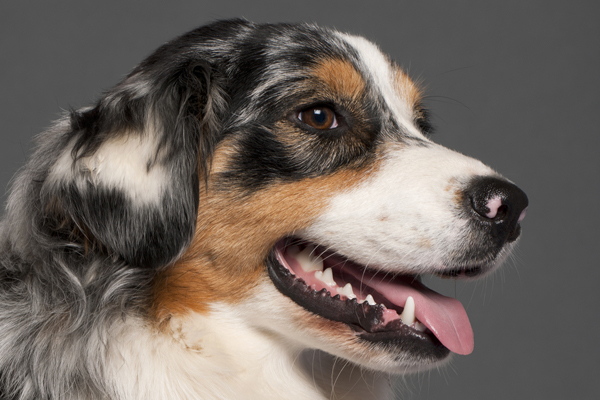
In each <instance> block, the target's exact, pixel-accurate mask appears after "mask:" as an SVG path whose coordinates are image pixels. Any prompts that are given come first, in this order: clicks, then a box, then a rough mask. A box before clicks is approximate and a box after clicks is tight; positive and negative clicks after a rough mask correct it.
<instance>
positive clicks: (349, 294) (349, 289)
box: [337, 283, 356, 300]
mask: <svg viewBox="0 0 600 400" xmlns="http://www.w3.org/2000/svg"><path fill="white" fill-rule="evenodd" d="M337 292H338V293H339V294H341V295H344V296H346V297H347V298H348V300H352V299H355V298H356V295H355V294H354V290H352V285H351V284H350V283H346V286H344V287H343V288H341V289H338V291H337Z"/></svg>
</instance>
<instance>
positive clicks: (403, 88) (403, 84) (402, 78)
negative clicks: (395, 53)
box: [394, 66, 423, 108]
mask: <svg viewBox="0 0 600 400" xmlns="http://www.w3.org/2000/svg"><path fill="white" fill-rule="evenodd" d="M394 83H395V85H396V90H397V91H398V93H400V97H402V98H403V99H405V101H406V102H407V103H408V105H409V106H410V107H411V108H415V106H417V105H418V104H419V103H420V102H421V100H422V97H423V95H422V93H421V90H420V89H419V87H418V86H417V85H416V84H415V83H414V82H413V81H412V79H410V78H409V77H408V75H407V74H406V73H405V72H404V71H403V70H402V69H401V68H400V67H398V66H394Z"/></svg>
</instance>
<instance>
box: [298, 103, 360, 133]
mask: <svg viewBox="0 0 600 400" xmlns="http://www.w3.org/2000/svg"><path fill="white" fill-rule="evenodd" d="M313 108H329V109H330V110H331V111H333V114H334V116H335V119H336V121H337V124H338V125H337V126H336V127H335V128H330V129H318V128H315V127H312V126H310V125H308V124H307V123H305V122H303V121H302V120H301V119H300V114H301V113H302V112H304V111H308V110H310V109H313ZM288 119H290V120H291V121H292V122H294V123H295V124H296V125H298V126H299V127H301V128H302V129H304V130H307V131H309V132H313V133H318V134H328V133H333V132H336V133H337V132H342V131H346V130H348V128H349V124H348V121H349V120H350V117H349V116H348V113H347V112H345V111H343V110H340V109H339V107H337V106H336V105H335V104H332V103H329V102H317V103H310V104H306V105H303V106H301V107H298V108H297V109H296V110H295V111H293V112H292V113H290V115H289V118H288Z"/></svg>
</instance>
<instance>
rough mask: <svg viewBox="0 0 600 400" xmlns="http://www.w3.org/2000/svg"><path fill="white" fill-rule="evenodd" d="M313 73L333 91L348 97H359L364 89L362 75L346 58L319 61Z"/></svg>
mask: <svg viewBox="0 0 600 400" xmlns="http://www.w3.org/2000/svg"><path fill="white" fill-rule="evenodd" d="M313 73H314V75H315V76H316V77H317V78H318V79H319V80H320V81H322V82H323V83H325V84H326V85H328V86H329V87H330V88H331V89H332V90H333V91H335V92H336V93H338V94H339V95H342V96H344V97H347V98H350V99H357V98H359V97H360V96H361V95H362V93H363V92H364V90H365V81H364V79H363V77H362V75H361V74H360V73H359V72H358V71H357V70H356V68H354V65H352V63H350V61H348V60H343V59H328V60H326V61H323V62H321V63H320V64H319V65H318V66H317V67H316V68H315V70H314V71H313Z"/></svg>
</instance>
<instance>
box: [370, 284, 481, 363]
mask: <svg viewBox="0 0 600 400" xmlns="http://www.w3.org/2000/svg"><path fill="white" fill-rule="evenodd" d="M375 280H376V279H373V280H372V281H371V282H365V283H366V284H368V285H369V286H370V287H372V288H373V289H375V290H377V291H378V292H379V293H380V294H382V295H383V296H385V298H386V299H388V300H389V301H391V302H392V303H394V304H395V305H397V306H400V307H404V304H405V303H406V299H407V298H408V296H412V298H413V299H414V301H415V309H416V310H415V316H416V317H417V319H418V320H419V321H421V323H423V324H424V325H425V326H427V328H429V330H430V331H431V332H433V334H434V335H435V336H436V337H437V338H438V340H439V341H440V342H441V343H442V344H443V345H444V346H446V347H447V348H448V349H449V350H450V351H452V352H454V353H457V354H463V355H466V354H470V353H471V352H472V351H473V346H474V343H473V329H472V328H471V323H470V322H469V317H468V316H467V312H466V311H465V309H464V307H463V305H462V304H461V303H460V301H458V300H456V299H454V298H452V297H446V296H442V295H441V294H439V293H436V292H434V291H433V290H431V289H429V288H427V287H425V286H423V285H422V284H420V283H419V282H416V281H415V282H411V283H407V282H401V281H394V282H386V281H383V280H379V281H377V282H374V281H375Z"/></svg>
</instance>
